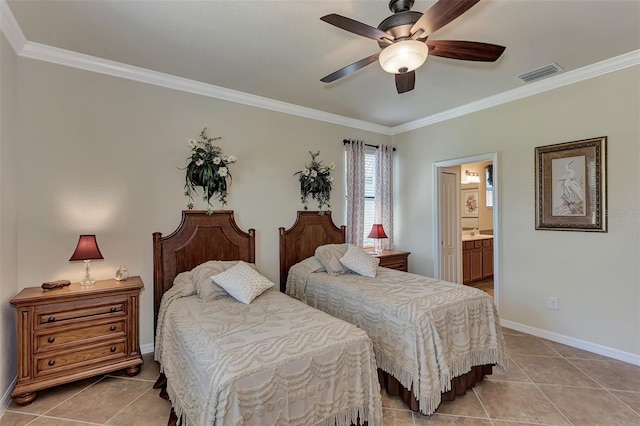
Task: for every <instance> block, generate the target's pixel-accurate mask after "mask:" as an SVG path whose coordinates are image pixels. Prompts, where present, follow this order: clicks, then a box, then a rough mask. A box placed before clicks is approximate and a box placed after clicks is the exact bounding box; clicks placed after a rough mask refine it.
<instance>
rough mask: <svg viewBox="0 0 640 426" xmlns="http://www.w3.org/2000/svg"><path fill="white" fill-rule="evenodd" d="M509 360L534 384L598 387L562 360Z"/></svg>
mask: <svg viewBox="0 0 640 426" xmlns="http://www.w3.org/2000/svg"><path fill="white" fill-rule="evenodd" d="M511 359H512V360H513V361H514V362H515V363H517V364H518V366H519V367H520V368H521V369H522V371H524V372H525V373H526V374H527V376H529V378H530V379H531V380H532V381H533V382H534V383H545V384H551V385H565V386H582V387H591V388H599V387H600V385H598V384H597V383H596V382H594V381H593V380H591V379H590V378H589V377H587V376H586V375H585V374H584V373H582V372H581V371H580V370H578V369H577V368H576V367H574V366H573V365H571V363H570V362H569V361H567V360H566V359H564V358H552V357H543V356H528V355H513V356H512V357H511Z"/></svg>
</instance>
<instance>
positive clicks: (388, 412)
mask: <svg viewBox="0 0 640 426" xmlns="http://www.w3.org/2000/svg"><path fill="white" fill-rule="evenodd" d="M382 423H383V424H384V425H385V426H388V425H391V426H413V414H412V413H411V411H408V410H394V409H392V408H383V409H382Z"/></svg>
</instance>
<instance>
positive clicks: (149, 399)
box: [107, 389, 171, 426]
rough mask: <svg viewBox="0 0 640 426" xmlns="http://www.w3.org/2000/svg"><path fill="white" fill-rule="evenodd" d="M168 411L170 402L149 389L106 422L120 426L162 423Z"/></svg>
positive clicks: (147, 425) (167, 415)
mask: <svg viewBox="0 0 640 426" xmlns="http://www.w3.org/2000/svg"><path fill="white" fill-rule="evenodd" d="M170 412H171V402H169V401H168V400H166V399H162V398H160V397H159V396H158V391H157V390H155V389H150V390H148V391H147V392H145V394H144V395H142V396H141V397H140V398H138V399H137V400H136V401H135V402H134V403H133V404H131V405H129V406H128V407H127V408H125V409H124V410H123V411H121V412H120V413H118V414H117V415H116V416H115V417H114V418H112V419H111V420H109V421H108V422H107V424H108V425H120V426H129V425H136V426H155V425H164V424H166V423H167V420H168V419H169V413H170Z"/></svg>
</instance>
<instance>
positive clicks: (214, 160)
mask: <svg viewBox="0 0 640 426" xmlns="http://www.w3.org/2000/svg"><path fill="white" fill-rule="evenodd" d="M213 164H215V165H216V166H217V165H218V164H220V157H213Z"/></svg>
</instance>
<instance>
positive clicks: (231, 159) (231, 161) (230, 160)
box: [229, 155, 238, 163]
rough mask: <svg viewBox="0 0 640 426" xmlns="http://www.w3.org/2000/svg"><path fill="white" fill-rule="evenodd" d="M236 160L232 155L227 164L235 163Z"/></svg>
mask: <svg viewBox="0 0 640 426" xmlns="http://www.w3.org/2000/svg"><path fill="white" fill-rule="evenodd" d="M237 160H238V159H237V158H236V157H234V156H233V155H230V156H229V162H230V163H235V162H236V161H237Z"/></svg>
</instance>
